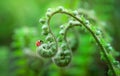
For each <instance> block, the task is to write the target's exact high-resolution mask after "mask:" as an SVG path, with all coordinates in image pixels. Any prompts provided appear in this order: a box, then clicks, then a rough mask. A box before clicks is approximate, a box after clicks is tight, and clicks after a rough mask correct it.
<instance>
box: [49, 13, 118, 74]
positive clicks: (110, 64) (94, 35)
mask: <svg viewBox="0 0 120 76" xmlns="http://www.w3.org/2000/svg"><path fill="white" fill-rule="evenodd" d="M57 13H62V14H66V15H69V16H70V17H73V18H74V19H76V20H77V21H79V22H80V23H81V24H82V25H83V26H84V27H85V28H86V29H87V30H88V31H89V32H90V33H91V35H92V36H93V37H94V39H95V41H96V42H97V44H98V45H99V47H100V48H101V50H102V52H103V53H104V55H105V58H106V60H107V62H108V65H109V67H110V69H111V70H112V72H113V74H114V76H117V75H116V73H115V70H114V67H113V65H112V63H111V61H110V59H109V57H108V53H107V51H106V49H105V48H104V46H103V45H102V43H101V42H100V40H99V38H98V37H97V36H96V34H95V33H94V32H93V31H92V30H91V28H90V27H88V26H87V25H86V24H85V23H84V22H83V21H82V20H80V19H79V18H77V17H76V16H74V15H72V14H71V13H69V12H67V11H62V12H60V11H55V12H52V14H51V16H50V18H49V19H48V22H47V23H48V25H49V24H50V20H51V18H52V16H53V15H55V14H57ZM49 29H50V26H49ZM50 32H51V29H50ZM51 34H52V35H53V37H54V40H55V42H56V46H57V49H58V44H57V39H56V37H55V36H54V34H53V33H52V32H51Z"/></svg>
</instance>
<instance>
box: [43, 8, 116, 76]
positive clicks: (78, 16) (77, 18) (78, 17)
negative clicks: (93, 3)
mask: <svg viewBox="0 0 120 76" xmlns="http://www.w3.org/2000/svg"><path fill="white" fill-rule="evenodd" d="M58 13H61V14H65V15H68V16H70V17H72V18H73V19H74V20H75V21H76V22H73V21H70V22H69V25H68V26H67V27H66V28H65V29H64V30H61V31H60V34H61V35H63V36H64V40H65V42H66V43H67V47H68V49H69V50H70V47H69V46H68V42H67V40H66V34H67V30H68V29H69V28H71V26H83V27H84V28H85V29H86V30H88V31H89V32H90V34H91V35H92V36H93V38H94V39H95V41H96V42H97V44H98V46H99V47H100V48H101V51H102V52H103V53H104V56H105V59H106V61H107V63H108V66H109V67H110V69H111V70H112V72H113V74H114V76H117V75H116V72H115V68H114V66H113V64H112V62H111V60H110V58H109V56H108V52H107V50H106V49H105V47H104V45H103V43H102V42H103V40H101V38H100V37H99V36H98V34H100V32H99V31H98V32H97V34H96V32H95V31H94V30H93V28H92V27H91V26H90V24H89V21H88V20H86V19H85V18H84V17H83V16H81V14H79V12H78V11H74V12H71V11H68V10H66V9H64V8H63V7H59V8H58V9H57V10H54V11H51V10H50V11H48V12H47V13H46V16H47V20H46V24H47V25H48V29H49V33H50V34H51V35H52V37H53V40H54V41H55V44H56V50H57V51H58V50H59V49H58V41H57V38H56V37H55V36H54V34H53V32H52V30H51V28H50V20H51V18H52V16H54V15H55V14H58ZM41 22H42V21H41ZM61 28H63V27H61ZM62 52H63V51H60V52H59V51H58V53H57V55H56V56H55V57H56V58H55V57H53V58H54V60H55V61H56V62H55V63H57V64H59V62H61V63H62V62H63V61H61V60H60V59H61V58H60V59H59V56H60V55H61V54H60V53H62ZM64 54H65V53H64ZM65 55H66V54H65ZM57 56H58V57H57ZM64 58H66V57H64ZM57 60H60V61H59V62H58V61H57ZM59 66H64V64H60V65H59Z"/></svg>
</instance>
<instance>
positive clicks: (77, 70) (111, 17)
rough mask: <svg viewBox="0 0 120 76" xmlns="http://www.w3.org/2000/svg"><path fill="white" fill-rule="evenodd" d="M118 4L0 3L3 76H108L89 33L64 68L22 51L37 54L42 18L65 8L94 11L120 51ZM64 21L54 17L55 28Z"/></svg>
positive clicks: (76, 0) (100, 0) (82, 0)
mask: <svg viewBox="0 0 120 76" xmlns="http://www.w3.org/2000/svg"><path fill="white" fill-rule="evenodd" d="M119 4H120V0H0V76H107V70H108V67H107V65H106V64H105V63H104V62H103V61H101V60H100V54H99V51H98V49H97V48H96V47H95V46H96V45H95V44H93V43H91V42H90V40H91V37H90V35H89V34H86V33H83V34H81V35H80V46H79V48H78V50H77V51H76V52H75V53H74V54H73V59H72V61H71V64H70V66H68V67H65V68H58V67H57V66H56V65H55V64H54V63H51V61H49V60H42V59H41V60H40V59H38V58H34V57H26V54H25V52H23V50H24V49H25V50H26V49H30V50H33V51H35V48H36V47H35V41H36V40H38V39H43V38H44V37H42V36H41V34H40V33H41V29H40V27H41V25H40V23H39V19H40V18H41V17H43V16H44V15H45V12H46V10H47V8H56V7H58V6H64V7H65V8H68V9H71V10H75V9H79V8H82V9H85V10H92V11H93V12H94V13H95V15H96V17H97V18H98V20H99V21H101V24H102V26H101V25H99V26H100V27H103V29H104V30H105V31H106V32H107V33H108V34H109V35H110V41H111V44H112V46H113V47H114V48H115V50H117V51H118V52H120V43H119V42H120V30H119V28H120V26H119V25H120V8H119V7H120V6H119ZM57 17H59V18H61V19H60V20H58V18H57ZM54 20H55V21H54ZM64 20H66V18H65V17H60V16H55V17H54V19H53V20H52V25H56V26H54V27H58V26H59V25H61V24H62V23H63V22H65V21H64ZM54 31H57V30H54ZM117 60H119V61H120V57H117ZM63 69H64V70H63Z"/></svg>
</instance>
